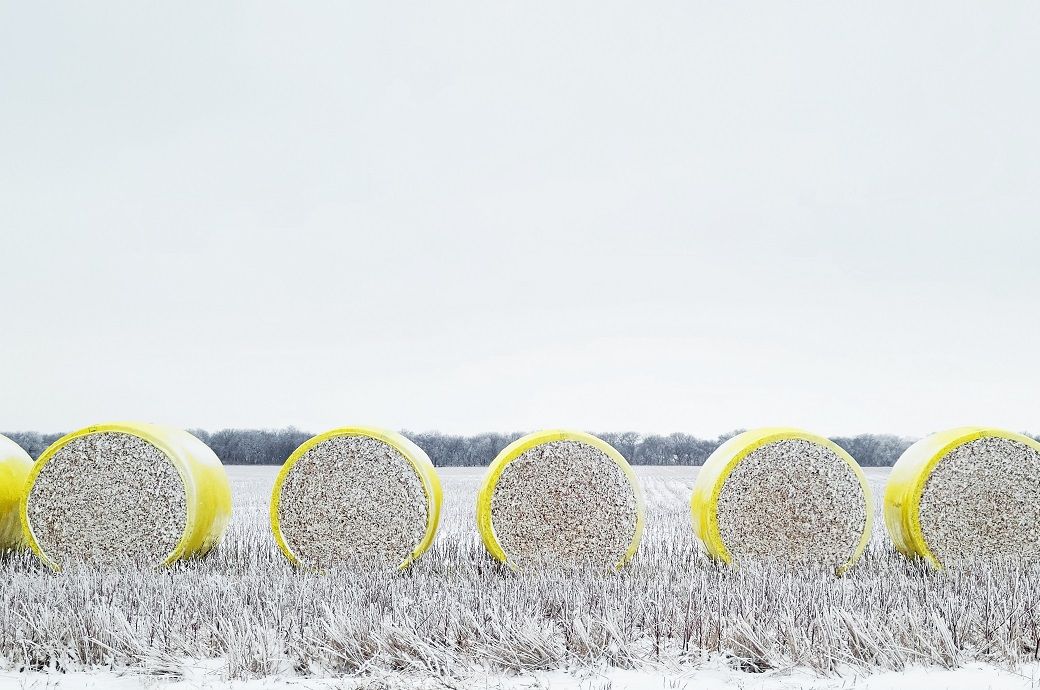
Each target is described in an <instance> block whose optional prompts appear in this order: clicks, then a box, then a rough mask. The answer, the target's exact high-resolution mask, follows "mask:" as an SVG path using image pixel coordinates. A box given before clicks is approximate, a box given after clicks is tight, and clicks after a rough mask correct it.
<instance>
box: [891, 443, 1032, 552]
mask: <svg viewBox="0 0 1040 690" xmlns="http://www.w3.org/2000/svg"><path fill="white" fill-rule="evenodd" d="M987 437H998V438H1006V439H1009V440H1012V441H1018V442H1019V443H1022V444H1025V445H1026V446H1029V447H1030V448H1032V449H1034V450H1036V451H1037V452H1040V443H1037V442H1036V441H1034V440H1033V439H1031V438H1029V437H1028V436H1023V435H1022V434H1016V433H1014V432H1012V431H1006V430H1004V429H995V428H992V427H983V426H962V427H956V428H954V429H947V430H946V431H939V432H936V433H934V434H931V435H930V436H926V437H925V438H923V439H921V440H920V441H917V442H916V443H914V444H913V445H912V446H910V447H909V448H907V449H906V450H905V451H904V452H903V454H902V455H900V456H899V459H898V460H897V461H896V464H895V465H894V466H893V467H892V474H890V475H889V477H888V482H887V483H886V484H885V499H884V517H885V526H886V527H887V528H888V533H889V536H891V538H892V543H893V544H894V545H895V547H896V549H897V550H898V551H899V552H900V553H903V554H904V555H906V556H909V557H915V556H920V557H921V558H924V560H925V561H926V562H927V563H928V564H929V565H930V566H932V567H933V568H935V569H936V570H941V569H942V568H943V564H942V563H941V562H940V561H939V559H938V557H936V555H935V554H934V553H933V552H932V550H931V548H929V546H928V542H927V541H926V540H925V538H924V533H923V532H922V531H921V496H922V494H923V493H924V487H925V484H926V483H927V481H928V477H930V476H931V474H932V472H933V471H934V470H935V466H936V465H938V464H939V461H940V460H942V459H943V458H944V457H946V455H947V454H948V453H950V451H952V450H953V449H955V448H957V447H958V446H962V445H964V444H965V443H970V442H971V441H975V440H977V439H980V438H987Z"/></svg>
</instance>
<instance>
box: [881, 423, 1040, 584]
mask: <svg viewBox="0 0 1040 690" xmlns="http://www.w3.org/2000/svg"><path fill="white" fill-rule="evenodd" d="M885 524H886V525H887V527H888V532H889V534H890V535H891V537H892V541H893V543H894V544H895V546H896V548H897V549H898V550H899V551H901V552H902V553H904V554H906V555H908V556H920V557H922V558H924V559H925V560H926V561H927V562H928V563H929V564H931V565H932V566H933V567H935V568H942V567H944V566H955V565H957V564H961V563H975V562H979V561H990V562H992V561H1000V560H1010V559H1028V560H1037V559H1040V443H1037V442H1036V441H1034V440H1033V439H1031V438H1029V437H1028V436H1023V435H1021V434H1016V433H1013V432H1010V431H1003V430H1001V429H990V428H985V427H960V428H957V429H950V430H948V431H942V432H939V433H936V434H932V435H931V436H928V437H926V438H923V439H921V440H920V441H918V442H917V443H915V444H913V445H912V446H910V447H909V448H908V449H907V450H906V451H905V452H904V453H903V454H902V455H901V456H900V457H899V460H898V461H896V464H895V466H894V467H893V468H892V474H891V475H889V479H888V483H887V485H886V486H885Z"/></svg>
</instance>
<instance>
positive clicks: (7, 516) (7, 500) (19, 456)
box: [0, 436, 33, 550]
mask: <svg viewBox="0 0 1040 690" xmlns="http://www.w3.org/2000/svg"><path fill="white" fill-rule="evenodd" d="M32 466H33V461H32V458H31V457H29V454H28V453H26V452H25V451H24V450H22V448H21V446H19V445H18V444H17V443H15V442H14V441H12V440H11V439H9V438H7V437H6V436H0V550H2V549H13V548H16V547H19V546H23V545H24V544H25V540H24V538H23V537H22V528H21V525H20V524H19V520H18V505H19V503H20V502H21V500H22V491H24V490H25V481H26V479H28V478H29V471H30V470H32Z"/></svg>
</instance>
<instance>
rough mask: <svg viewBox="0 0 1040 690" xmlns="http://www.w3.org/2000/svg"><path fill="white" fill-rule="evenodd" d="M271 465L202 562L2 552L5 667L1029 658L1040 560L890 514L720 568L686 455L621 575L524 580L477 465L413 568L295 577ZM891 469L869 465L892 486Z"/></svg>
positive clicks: (663, 481) (891, 666)
mask: <svg viewBox="0 0 1040 690" xmlns="http://www.w3.org/2000/svg"><path fill="white" fill-rule="evenodd" d="M274 469H275V468H235V467H233V468H230V471H231V476H232V484H233V488H234V491H235V499H236V505H235V518H234V521H233V523H232V525H231V527H230V529H229V532H228V534H227V537H226V539H225V541H224V543H223V544H222V546H221V547H220V548H219V549H218V550H217V551H215V552H214V553H212V554H211V555H210V556H209V557H208V558H206V559H204V560H201V561H196V562H189V563H185V564H182V565H179V566H177V567H176V568H174V569H172V570H168V571H161V572H153V571H149V570H142V569H139V568H125V569H121V570H119V571H116V572H112V571H109V572H96V571H90V570H84V569H79V570H73V571H70V572H66V573H64V574H60V575H53V574H51V573H49V572H47V571H46V570H45V569H44V568H43V567H42V566H39V565H37V564H36V563H35V562H34V561H33V559H32V558H31V557H29V556H28V555H25V554H15V555H11V554H8V555H6V556H5V557H4V558H3V559H2V561H0V585H2V587H0V658H2V659H3V662H2V663H3V664H6V666H7V668H8V669H17V668H30V669H42V668H81V667H93V666H97V667H106V668H111V669H116V670H121V669H126V668H131V669H134V670H135V671H137V672H145V673H154V674H162V675H171V676H180V675H184V674H190V673H191V668H190V664H189V665H188V666H186V663H185V661H184V660H185V659H194V660H197V663H198V664H200V665H203V666H206V667H207V668H215V669H217V672H218V674H219V675H223V676H225V677H230V678H243V679H244V678H261V677H266V676H271V675H275V674H287V675H325V674H338V675H343V674H347V675H359V674H372V675H379V674H384V673H386V672H397V671H405V672H409V671H413V672H415V673H416V674H421V675H422V676H425V677H429V676H438V677H441V678H442V679H444V680H446V681H449V682H453V679H456V678H459V677H465V676H472V675H473V674H477V673H483V672H488V673H490V674H492V675H494V676H496V677H501V676H502V674H503V673H508V672H539V671H552V670H555V669H561V668H570V669H574V668H579V667H585V668H587V667H595V668H605V667H611V666H612V667H620V668H627V669H661V668H672V669H677V668H679V669H691V668H695V667H696V666H698V665H703V664H707V663H711V664H717V663H719V660H720V659H721V660H723V663H726V664H728V665H730V666H732V667H733V668H734V669H741V670H746V671H764V670H768V669H778V668H788V667H792V666H801V667H807V668H809V669H814V670H817V671H822V672H833V671H835V670H838V669H841V670H843V671H847V670H848V669H853V670H861V671H864V672H870V671H880V670H902V669H904V668H908V667H911V666H919V665H926V666H940V667H947V668H952V667H957V666H959V665H963V664H968V663H972V662H982V663H988V664H995V665H998V666H1004V667H1011V666H1014V665H1017V664H1021V663H1027V662H1031V661H1033V660H1034V659H1036V658H1037V655H1038V653H1040V652H1038V646H1040V613H1038V610H1037V609H1038V605H1040V588H1038V587H1037V585H1036V583H1037V582H1038V578H1040V569H1037V568H1027V567H1024V566H1015V565H1007V566H1001V567H989V568H983V567H978V568H974V569H970V570H965V571H957V572H951V573H948V574H936V573H932V572H929V571H927V570H926V569H925V568H923V567H922V566H919V565H917V564H913V563H909V562H907V561H906V560H905V559H903V558H902V557H901V556H899V555H898V554H896V553H894V552H893V551H892V550H891V547H890V546H889V545H888V542H887V538H886V537H885V535H884V530H883V527H881V521H880V516H878V518H879V519H878V529H877V530H876V532H875V537H874V540H873V541H872V543H871V545H870V548H869V550H868V552H867V554H866V555H865V557H864V558H863V559H862V560H861V561H860V562H859V563H858V564H857V565H856V567H855V568H853V570H852V571H851V572H850V573H849V575H847V576H846V577H844V578H836V577H834V576H833V575H831V574H828V573H826V572H806V571H803V572H785V571H783V570H777V569H761V568H743V569H740V570H736V571H734V570H728V569H726V568H722V567H719V566H717V565H715V564H714V563H712V562H710V561H708V560H707V559H706V558H705V557H704V556H703V555H701V554H700V552H699V550H698V547H697V545H696V540H695V539H694V537H693V533H692V530H691V528H690V525H689V513H688V508H687V500H688V498H689V492H690V488H691V486H692V482H693V479H694V476H695V472H696V470H695V469H692V468H638V469H637V471H638V473H639V474H640V476H641V478H642V480H643V485H644V489H645V491H646V495H647V507H648V515H647V522H646V532H645V535H644V539H643V544H642V546H641V548H640V551H639V554H638V555H637V557H636V559H635V560H634V561H633V562H632V563H631V564H630V566H628V567H627V568H626V569H625V570H623V571H622V572H620V573H617V574H603V573H598V572H593V571H571V572H567V573H556V574H548V575H539V574H529V575H517V574H513V573H511V572H507V571H505V570H503V568H502V567H500V566H499V565H498V564H497V563H495V562H493V561H491V560H490V559H489V558H488V557H487V556H486V555H485V553H484V550H483V547H482V546H481V544H480V542H479V538H478V536H477V534H476V530H475V528H474V525H473V522H472V520H473V510H474V501H475V493H476V490H477V487H478V484H479V480H480V476H481V473H482V470H479V469H459V470H446V471H442V479H443V482H444V486H445V494H446V495H445V506H446V510H445V515H444V518H443V523H442V529H441V532H440V536H439V538H438V540H437V541H436V543H435V545H434V547H433V548H432V549H431V550H430V551H429V552H428V553H427V554H426V555H425V556H424V557H423V558H422V559H420V561H419V562H418V564H417V565H416V566H415V567H414V568H413V569H412V570H410V571H408V572H406V573H403V574H382V575H381V574H374V573H339V574H336V575H330V576H315V575H307V574H301V573H298V572H295V571H294V570H293V569H292V568H291V567H290V566H289V565H288V564H287V563H286V562H285V561H284V559H283V557H282V555H281V553H280V552H279V551H278V549H277V547H276V546H275V544H274V541H273V539H272V538H271V536H270V534H269V531H268V527H267V523H266V509H267V501H268V497H269V489H270V486H271V484H272V483H273V480H274ZM883 476H884V475H883V474H881V473H878V472H874V473H873V474H872V479H873V480H874V488H875V492H876V494H877V496H880V494H881V491H880V488H881V486H880V481H881V479H882V478H883Z"/></svg>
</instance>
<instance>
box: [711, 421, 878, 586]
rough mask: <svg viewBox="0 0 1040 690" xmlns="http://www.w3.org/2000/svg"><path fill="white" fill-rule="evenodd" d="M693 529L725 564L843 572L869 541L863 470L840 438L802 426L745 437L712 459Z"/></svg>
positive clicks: (869, 515) (759, 431)
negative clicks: (810, 567)
mask: <svg viewBox="0 0 1040 690" xmlns="http://www.w3.org/2000/svg"><path fill="white" fill-rule="evenodd" d="M690 509H691V512H692V516H693V529H694V532H696V534H697V536H698V537H699V538H700V540H701V542H703V544H704V546H705V548H706V550H707V551H708V553H709V554H710V555H711V556H713V557H714V558H717V559H719V560H721V561H723V562H726V563H730V562H735V563H743V562H767V563H779V564H790V565H822V566H826V567H833V568H834V569H835V570H836V571H838V572H844V571H845V570H846V569H848V568H849V567H850V566H851V565H852V564H853V563H855V561H856V560H857V559H858V558H859V557H860V556H861V555H862V553H863V550H864V548H865V547H866V544H867V541H868V540H869V539H870V533H871V527H872V523H873V500H872V498H871V494H870V487H869V486H868V485H867V481H866V478H865V477H864V475H863V471H862V470H861V469H860V467H859V465H858V464H856V461H855V460H853V459H852V456H850V455H849V454H848V453H846V452H845V451H844V450H842V449H841V448H840V447H838V446H837V445H836V444H834V443H833V442H831V441H829V440H828V439H825V438H823V437H821V436H817V435H815V434H810V433H808V432H805V431H801V430H798V429H785V428H765V429H754V430H752V431H746V432H744V433H742V434H738V435H737V436H734V437H733V438H731V439H729V440H728V441H726V442H725V443H724V444H722V445H721V446H720V447H719V448H717V449H716V450H715V452H714V453H712V454H711V456H710V457H709V458H708V460H707V462H705V464H704V467H702V468H701V470H700V474H698V475H697V480H696V482H695V483H694V487H693V495H692V497H691V499H690Z"/></svg>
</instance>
